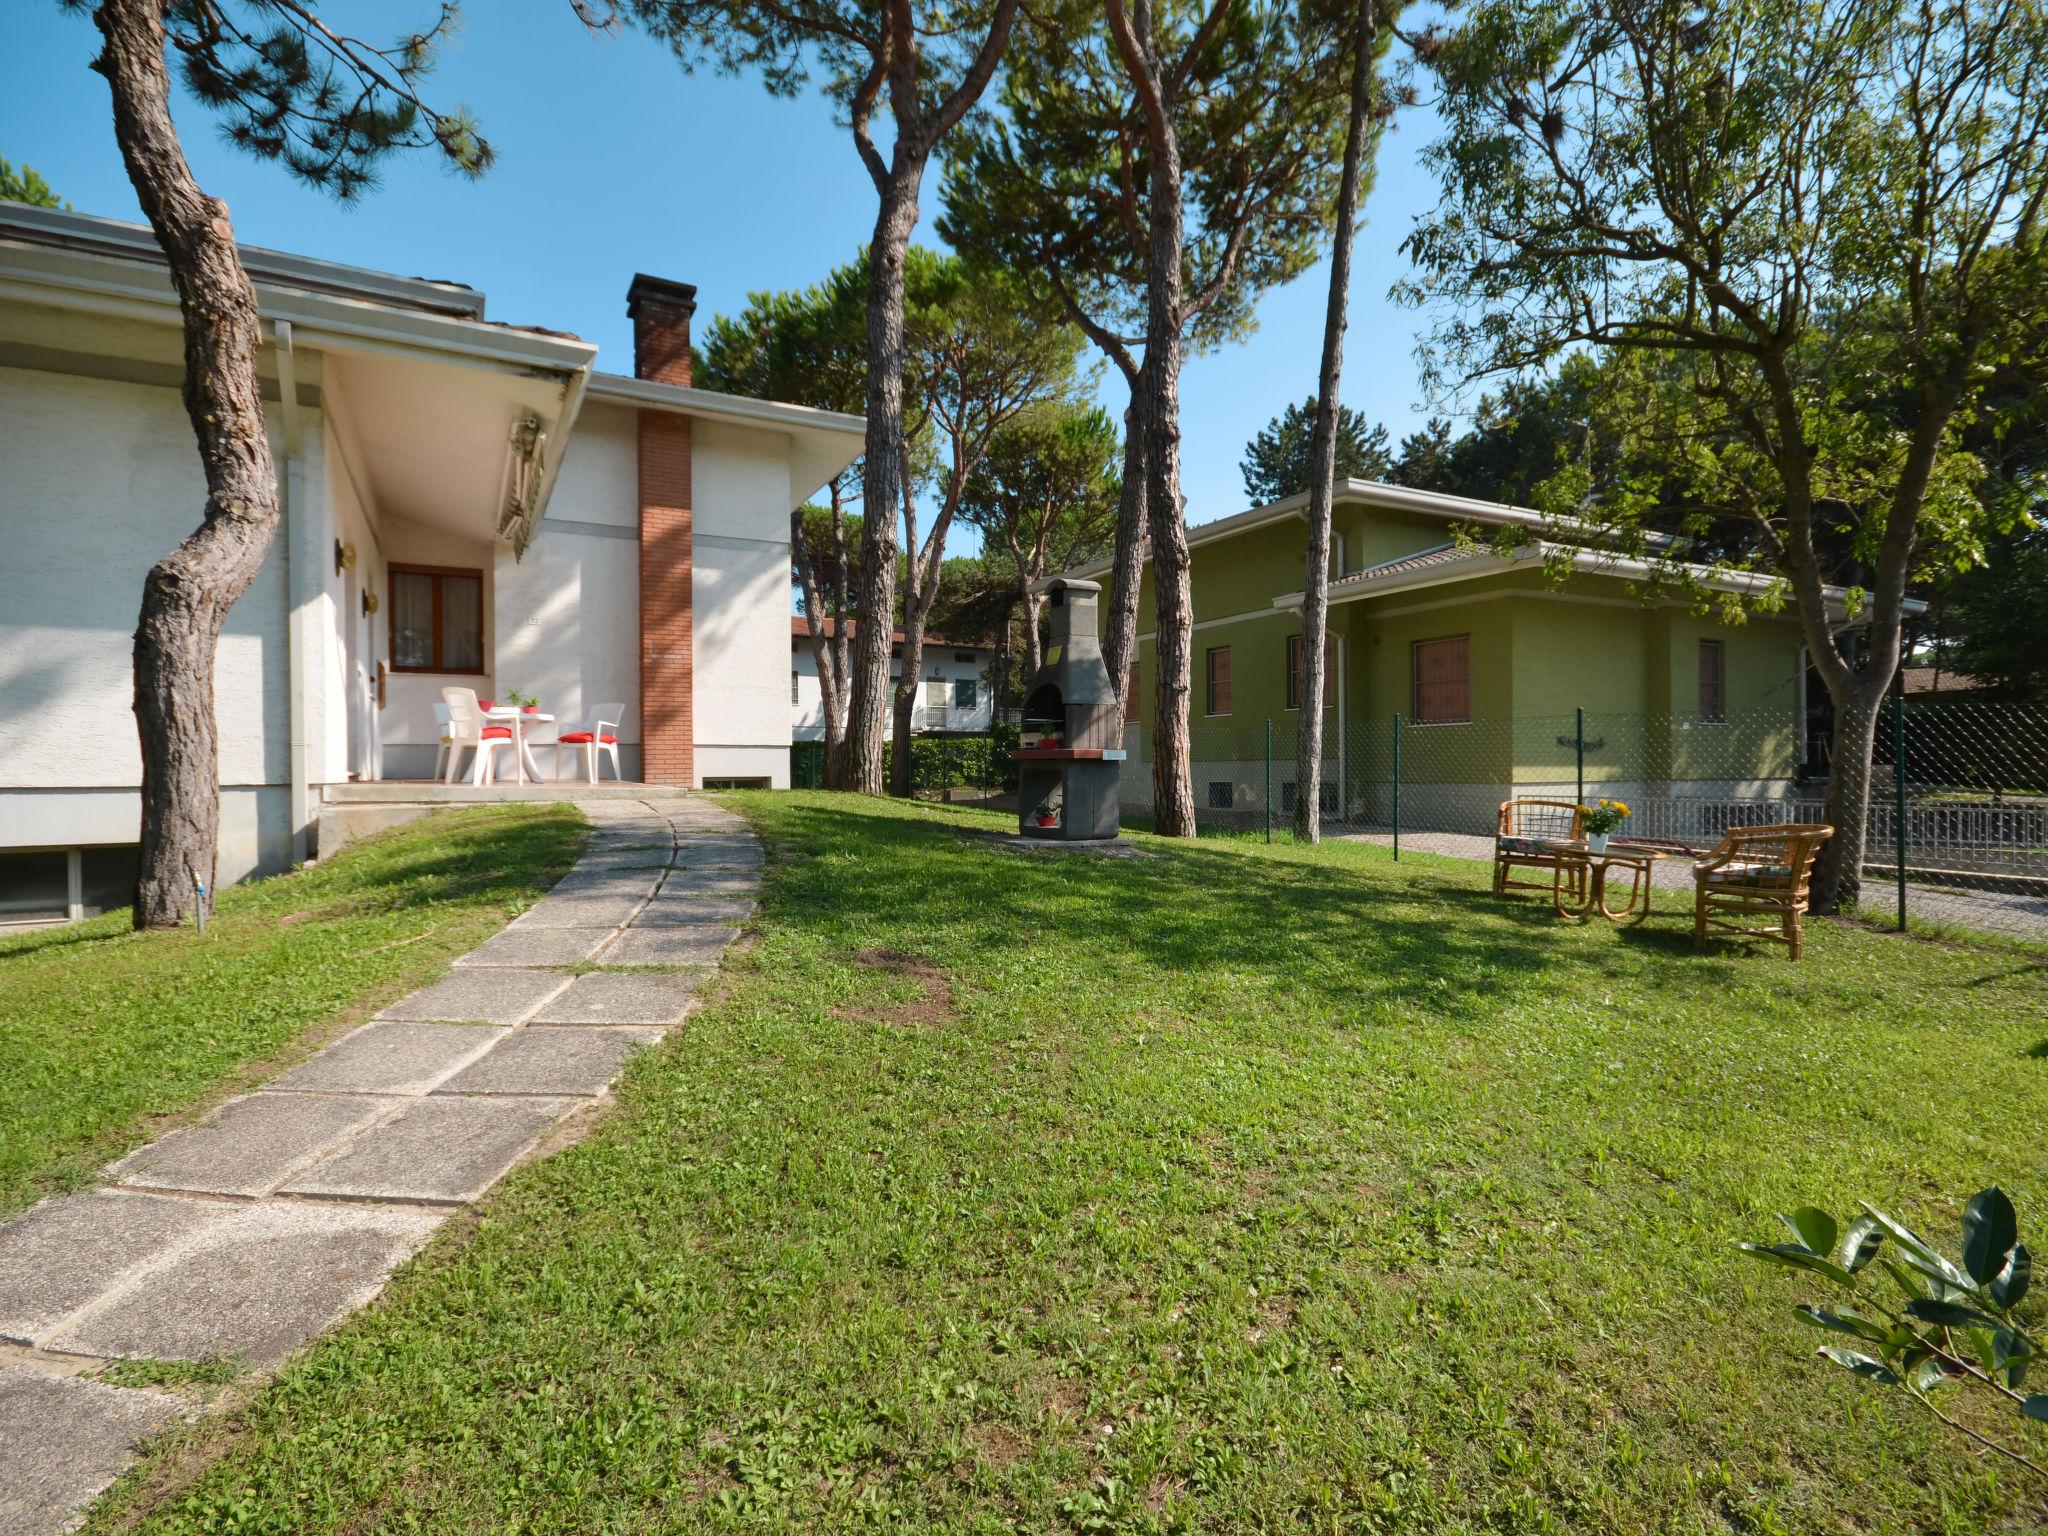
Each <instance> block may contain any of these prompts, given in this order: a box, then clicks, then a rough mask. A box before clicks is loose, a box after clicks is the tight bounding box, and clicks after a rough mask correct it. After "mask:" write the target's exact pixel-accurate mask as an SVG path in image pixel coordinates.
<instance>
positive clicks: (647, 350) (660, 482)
mask: <svg viewBox="0 0 2048 1536" xmlns="http://www.w3.org/2000/svg"><path fill="white" fill-rule="evenodd" d="M696 309H697V290H696V289H695V288H694V287H692V286H691V285H690V284H688V283H676V282H670V281H669V280H668V279H667V278H661V277H649V276H647V275H646V274H645V273H644V272H643V273H640V274H638V275H636V276H635V277H634V279H633V285H632V287H630V288H628V289H627V290H626V313H627V315H628V316H630V317H631V319H632V321H633V373H634V376H635V377H636V378H642V379H650V380H652V381H654V382H655V383H658V384H675V385H680V386H682V387H683V388H686V389H687V388H688V387H689V383H690V316H691V315H692V314H694V313H695V312H696ZM639 435H640V758H641V768H640V777H641V778H642V779H643V780H644V781H646V782H647V783H649V784H680V785H684V786H686V787H687V786H692V785H694V784H695V783H696V782H697V779H696V761H697V753H696V707H695V675H696V674H695V644H694V620H693V608H694V600H693V594H692V585H693V581H694V577H693V572H692V565H691V498H690V418H689V417H687V416H683V415H679V414H678V413H676V412H674V411H668V410H642V411H641V412H640V434H639Z"/></svg>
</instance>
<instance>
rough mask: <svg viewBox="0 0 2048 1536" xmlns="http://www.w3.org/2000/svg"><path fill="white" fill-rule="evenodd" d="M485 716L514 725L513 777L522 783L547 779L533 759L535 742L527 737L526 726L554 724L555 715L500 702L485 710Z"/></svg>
mask: <svg viewBox="0 0 2048 1536" xmlns="http://www.w3.org/2000/svg"><path fill="white" fill-rule="evenodd" d="M484 718H485V719H486V720H489V721H491V722H493V723H494V724H497V725H509V726H511V727H512V777H513V780H514V782H516V783H520V784H528V783H534V784H538V783H541V782H543V781H544V780H545V779H546V777H547V776H546V775H545V774H543V773H542V772H541V771H540V764H539V763H537V762H535V761H534V760H533V743H532V742H530V741H528V740H527V739H526V728H527V727H528V726H530V725H553V724H554V723H555V717H554V716H553V715H544V714H542V713H541V712H540V711H539V710H529V709H520V708H518V707H517V706H516V705H511V704H500V705H498V706H497V707H496V708H494V709H487V710H485V711H484Z"/></svg>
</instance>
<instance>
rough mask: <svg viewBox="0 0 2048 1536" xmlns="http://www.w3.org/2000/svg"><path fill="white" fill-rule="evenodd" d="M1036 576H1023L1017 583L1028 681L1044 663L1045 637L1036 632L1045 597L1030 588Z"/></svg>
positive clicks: (1025, 674) (1026, 678)
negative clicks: (1022, 616)
mask: <svg viewBox="0 0 2048 1536" xmlns="http://www.w3.org/2000/svg"><path fill="white" fill-rule="evenodd" d="M1035 579H1036V578H1034V577H1029V576H1027V577H1025V578H1024V580H1022V581H1020V582H1019V583H1018V584H1017V606H1018V608H1019V610H1020V611H1021V612H1022V613H1023V615H1024V677H1025V680H1026V682H1027V683H1028V682H1029V681H1030V679H1032V678H1034V677H1036V676H1038V669H1039V668H1040V667H1042V666H1044V665H1045V637H1044V636H1043V635H1041V634H1040V633H1039V632H1038V616H1039V614H1040V613H1041V612H1042V611H1043V610H1044V607H1045V599H1044V598H1042V597H1040V596H1039V595H1038V594H1037V593H1036V592H1034V591H1032V590H1031V587H1032V583H1033V581H1034V580H1035Z"/></svg>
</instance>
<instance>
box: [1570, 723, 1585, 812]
mask: <svg viewBox="0 0 2048 1536" xmlns="http://www.w3.org/2000/svg"><path fill="white" fill-rule="evenodd" d="M1573 714H1574V715H1575V716H1576V717H1577V723H1576V724H1575V726H1574V727H1573V730H1572V735H1573V736H1574V737H1575V738H1576V739H1577V741H1578V748H1579V789H1578V793H1577V794H1576V795H1574V796H1573V797H1572V798H1573V799H1575V800H1576V801H1577V802H1578V803H1579V804H1580V805H1584V804H1585V803H1586V707H1585V706H1584V705H1583V704H1581V705H1580V706H1579V707H1578V708H1577V709H1576V710H1574V711H1573Z"/></svg>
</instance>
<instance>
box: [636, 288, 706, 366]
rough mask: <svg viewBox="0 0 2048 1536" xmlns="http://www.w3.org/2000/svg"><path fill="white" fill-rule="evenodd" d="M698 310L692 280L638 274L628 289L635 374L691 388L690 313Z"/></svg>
mask: <svg viewBox="0 0 2048 1536" xmlns="http://www.w3.org/2000/svg"><path fill="white" fill-rule="evenodd" d="M696 312H697V289H696V285H695V284H692V283H676V282H671V281H669V279H667V278H665V277H649V276H648V275H647V274H646V273H645V272H638V273H635V274H634V276H633V285H632V286H631V287H630V288H628V289H627V290H626V314H627V316H628V317H629V318H630V319H631V320H632V322H633V377H634V378H636V379H653V380H654V381H655V382H656V383H657V384H680V385H682V387H683V388H685V389H688V388H689V387H690V316H692V315H694V314H695V313H696Z"/></svg>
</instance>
